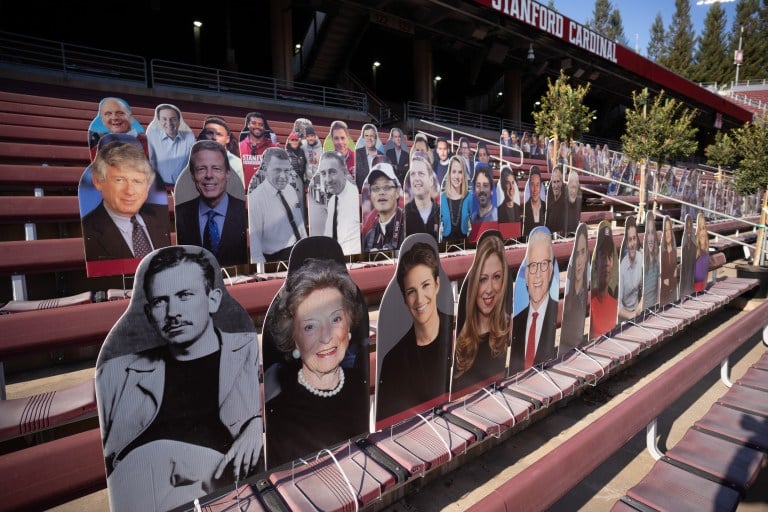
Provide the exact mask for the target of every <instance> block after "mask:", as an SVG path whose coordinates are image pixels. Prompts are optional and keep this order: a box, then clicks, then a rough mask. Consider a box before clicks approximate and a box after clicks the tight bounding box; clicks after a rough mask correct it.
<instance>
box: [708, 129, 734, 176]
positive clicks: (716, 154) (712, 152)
mask: <svg viewBox="0 0 768 512" xmlns="http://www.w3.org/2000/svg"><path fill="white" fill-rule="evenodd" d="M704 154H705V155H707V163H708V164H709V165H716V166H717V176H718V179H722V175H723V167H730V166H732V165H733V164H734V163H736V161H737V160H738V154H737V153H736V144H734V142H733V138H732V137H731V136H730V135H728V132H717V135H715V142H714V143H712V144H710V145H709V146H707V147H706V149H704Z"/></svg>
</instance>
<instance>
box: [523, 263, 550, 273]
mask: <svg viewBox="0 0 768 512" xmlns="http://www.w3.org/2000/svg"><path fill="white" fill-rule="evenodd" d="M551 264H552V262H551V261H549V260H541V261H532V262H529V263H528V270H527V272H528V273H529V274H538V273H539V272H546V271H548V270H549V266H550V265H551Z"/></svg>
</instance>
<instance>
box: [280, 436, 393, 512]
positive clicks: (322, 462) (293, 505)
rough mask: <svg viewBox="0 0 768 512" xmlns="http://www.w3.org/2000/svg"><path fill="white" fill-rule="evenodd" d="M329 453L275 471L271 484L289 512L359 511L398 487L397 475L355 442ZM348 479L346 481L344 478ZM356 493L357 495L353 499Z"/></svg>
mask: <svg viewBox="0 0 768 512" xmlns="http://www.w3.org/2000/svg"><path fill="white" fill-rule="evenodd" d="M332 453H333V455H334V457H335V458H336V462H338V464H337V463H336V462H334V460H333V458H331V457H330V456H328V454H327V453H321V454H320V457H319V459H317V460H312V461H309V463H308V464H306V465H298V466H296V467H294V468H292V469H291V468H288V469H284V470H282V471H276V472H273V473H271V474H270V475H269V481H270V483H272V485H273V487H274V488H275V489H276V490H277V492H278V493H279V494H280V496H281V497H282V498H283V500H285V502H286V504H287V505H288V507H289V508H290V510H327V511H346V510H356V509H357V507H356V506H355V501H357V504H358V505H359V506H361V507H364V506H366V505H367V504H369V503H371V502H372V501H374V500H376V499H378V498H380V497H381V495H382V494H383V493H384V492H385V491H387V490H389V489H390V488H391V487H392V486H394V485H395V483H396V482H395V478H394V476H393V475H392V474H391V473H389V472H388V471H387V470H386V469H384V468H383V467H382V466H380V465H379V464H377V463H376V462H374V461H373V459H371V458H370V457H369V456H368V455H367V454H366V453H365V452H363V451H362V450H360V449H359V448H358V447H357V446H356V445H355V444H354V443H350V444H349V445H348V446H342V447H339V448H336V449H335V450H333V451H332ZM345 477H346V479H345ZM353 493H354V496H353Z"/></svg>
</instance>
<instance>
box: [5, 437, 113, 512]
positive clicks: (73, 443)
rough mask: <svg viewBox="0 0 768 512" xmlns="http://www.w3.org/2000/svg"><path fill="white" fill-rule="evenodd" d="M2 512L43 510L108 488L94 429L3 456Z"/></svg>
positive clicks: (98, 441) (97, 438)
mask: <svg viewBox="0 0 768 512" xmlns="http://www.w3.org/2000/svg"><path fill="white" fill-rule="evenodd" d="M0 475H3V485H2V486H0V511H15V512H18V511H20V510H43V509H46V508H50V507H52V506H55V505H59V504H61V503H63V502H66V501H70V500H73V499H76V498H79V497H81V496H85V495H86V494H89V493H92V492H95V491H97V490H99V489H103V488H105V487H106V485H107V477H106V473H105V466H104V454H103V451H102V446H101V434H100V433H99V429H97V428H95V429H92V430H88V431H86V432H81V433H78V434H73V435H70V436H67V437H64V438H61V439H56V440H55V441H51V442H48V443H43V444H40V445H37V446H31V447H29V448H25V449H24V450H18V451H15V452H11V453H7V454H5V455H0Z"/></svg>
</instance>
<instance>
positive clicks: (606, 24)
mask: <svg viewBox="0 0 768 512" xmlns="http://www.w3.org/2000/svg"><path fill="white" fill-rule="evenodd" d="M587 26H588V27H589V28H591V29H592V30H594V31H595V32H599V33H600V34H602V35H604V36H606V37H608V38H609V39H611V40H613V41H617V42H618V43H621V44H623V45H626V44H627V38H626V36H625V35H624V24H623V23H622V22H621V13H620V12H619V10H618V9H617V8H616V7H614V6H613V5H612V4H611V1H610V0H595V7H594V9H593V11H592V18H590V19H588V20H587Z"/></svg>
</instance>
